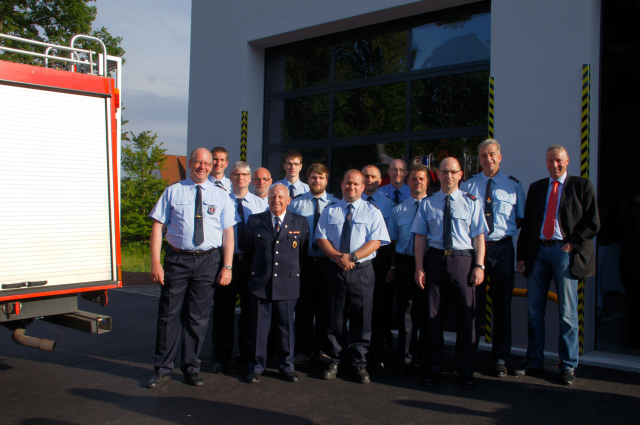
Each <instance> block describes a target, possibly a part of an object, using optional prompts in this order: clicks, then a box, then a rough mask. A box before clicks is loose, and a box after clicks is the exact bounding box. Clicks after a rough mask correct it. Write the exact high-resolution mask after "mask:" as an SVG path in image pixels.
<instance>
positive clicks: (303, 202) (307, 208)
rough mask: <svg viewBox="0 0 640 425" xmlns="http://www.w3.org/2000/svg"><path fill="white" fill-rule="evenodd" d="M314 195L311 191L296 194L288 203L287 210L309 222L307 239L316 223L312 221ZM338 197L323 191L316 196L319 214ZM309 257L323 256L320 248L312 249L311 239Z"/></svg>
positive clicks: (310, 236) (311, 235)
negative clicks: (299, 194)
mask: <svg viewBox="0 0 640 425" xmlns="http://www.w3.org/2000/svg"><path fill="white" fill-rule="evenodd" d="M314 198H315V196H313V194H312V193H311V192H307V193H305V194H304V195H301V196H298V197H297V198H296V199H293V200H292V201H291V203H290V204H289V208H287V209H288V210H289V211H291V212H293V213H296V214H300V215H301V216H304V217H306V218H307V221H308V222H309V240H310V241H311V238H312V237H313V236H314V233H313V230H314V229H315V228H316V225H317V223H314V221H313V215H314V213H315V201H314V200H313V199H314ZM337 201H338V198H336V197H335V196H333V195H331V194H329V193H327V191H326V190H325V192H324V193H323V194H322V195H320V196H318V208H319V209H320V214H322V211H324V209H325V208H326V207H327V205H329V204H330V203H332V202H337ZM308 255H309V257H324V256H325V255H324V252H322V250H321V249H320V248H318V249H313V241H311V242H310V243H309V251H308Z"/></svg>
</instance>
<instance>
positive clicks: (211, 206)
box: [207, 205, 216, 215]
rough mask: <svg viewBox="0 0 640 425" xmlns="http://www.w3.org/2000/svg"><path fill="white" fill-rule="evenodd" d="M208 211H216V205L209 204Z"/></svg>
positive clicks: (213, 212)
mask: <svg viewBox="0 0 640 425" xmlns="http://www.w3.org/2000/svg"><path fill="white" fill-rule="evenodd" d="M207 212H208V213H209V214H211V215H213V214H215V213H216V207H214V206H213V205H209V208H208V209H207Z"/></svg>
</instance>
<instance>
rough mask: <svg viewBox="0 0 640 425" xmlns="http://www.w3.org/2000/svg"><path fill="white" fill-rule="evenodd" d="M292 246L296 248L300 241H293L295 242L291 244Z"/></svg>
mask: <svg viewBox="0 0 640 425" xmlns="http://www.w3.org/2000/svg"><path fill="white" fill-rule="evenodd" d="M291 247H292V248H293V249H296V248H297V247H298V241H293V243H292V244H291Z"/></svg>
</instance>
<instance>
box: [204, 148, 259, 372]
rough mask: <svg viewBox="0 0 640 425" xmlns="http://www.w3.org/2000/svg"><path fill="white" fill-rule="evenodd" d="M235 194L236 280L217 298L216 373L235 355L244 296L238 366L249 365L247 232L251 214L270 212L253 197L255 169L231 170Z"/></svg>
mask: <svg viewBox="0 0 640 425" xmlns="http://www.w3.org/2000/svg"><path fill="white" fill-rule="evenodd" d="M231 179H232V181H233V186H232V188H233V191H232V192H231V194H230V195H229V197H230V198H231V201H232V202H233V205H234V209H235V220H236V224H235V226H233V230H234V235H235V245H234V246H235V248H234V252H233V269H234V273H233V279H231V283H230V284H229V285H227V286H218V287H217V288H216V291H215V294H214V296H213V300H214V301H213V335H212V338H211V339H212V342H213V347H214V348H213V372H214V373H223V372H224V370H225V367H226V364H227V363H228V362H229V360H230V359H231V354H232V353H233V340H234V327H235V317H236V299H237V297H238V295H240V319H239V320H238V348H239V354H238V357H236V363H246V362H247V358H248V356H249V350H250V343H251V308H250V307H251V305H250V302H249V290H248V288H247V282H248V281H249V272H250V270H251V264H250V263H249V262H248V258H247V256H246V255H245V252H244V231H245V227H246V223H247V221H248V220H249V216H250V215H251V214H259V213H261V212H264V211H266V210H267V209H269V205H268V204H267V201H266V200H264V199H262V198H259V197H257V196H256V195H254V194H252V193H249V182H250V181H251V168H250V167H249V165H248V164H247V163H246V162H244V161H238V162H236V163H235V165H234V166H233V167H232V168H231Z"/></svg>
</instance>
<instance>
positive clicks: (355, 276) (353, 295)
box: [326, 261, 375, 366]
mask: <svg viewBox="0 0 640 425" xmlns="http://www.w3.org/2000/svg"><path fill="white" fill-rule="evenodd" d="M366 263H367V264H365V265H364V266H361V265H360V264H357V265H356V267H354V268H353V269H351V270H349V271H344V270H341V269H340V267H338V265H337V264H336V263H334V262H333V261H327V266H326V282H327V292H326V293H327V320H328V322H329V328H328V335H327V336H328V340H329V344H330V347H331V350H332V352H330V353H327V354H329V355H330V356H331V361H332V362H333V363H335V364H340V363H341V362H342V363H343V365H344V364H345V363H346V364H348V365H349V366H366V364H367V360H366V355H367V352H368V350H369V344H370V343H371V313H372V311H373V289H374V285H375V275H374V271H373V266H372V265H371V263H370V262H368V261H367V262H366ZM346 320H348V321H349V332H348V336H347V335H346V332H347V331H346V326H345V324H346V323H345V321H346Z"/></svg>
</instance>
